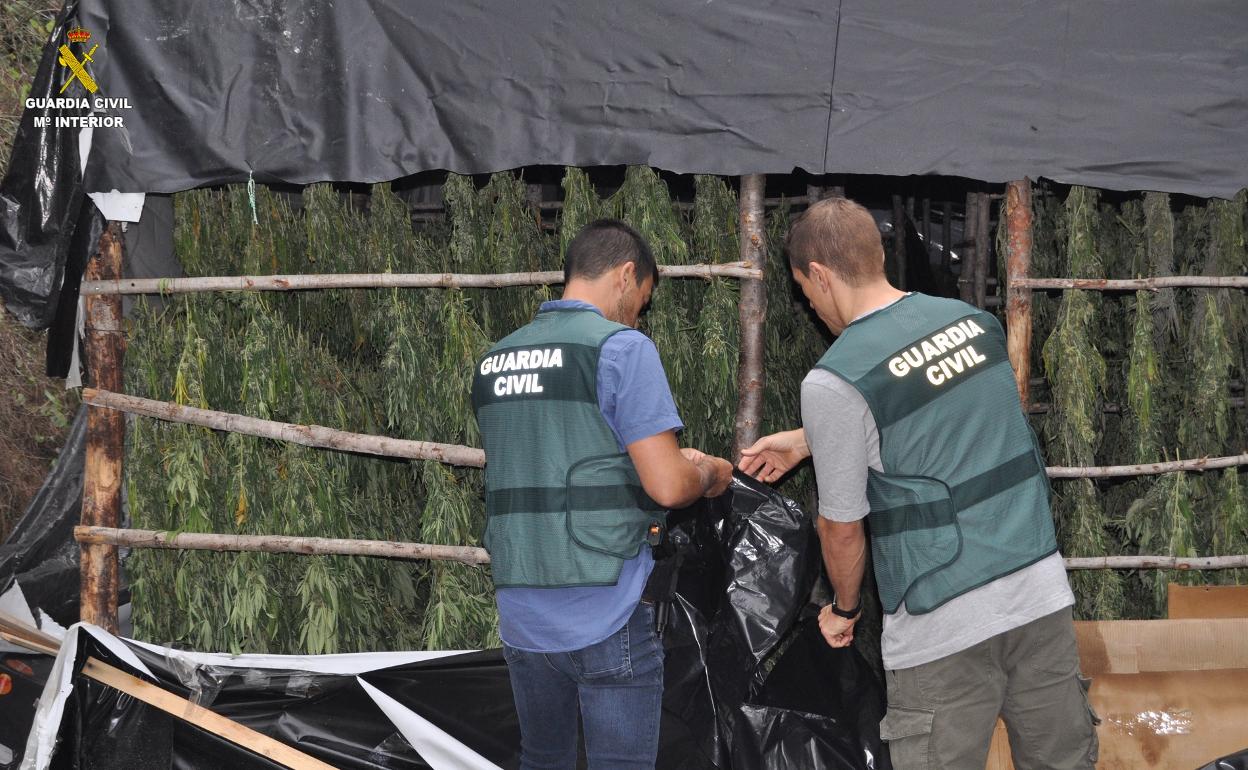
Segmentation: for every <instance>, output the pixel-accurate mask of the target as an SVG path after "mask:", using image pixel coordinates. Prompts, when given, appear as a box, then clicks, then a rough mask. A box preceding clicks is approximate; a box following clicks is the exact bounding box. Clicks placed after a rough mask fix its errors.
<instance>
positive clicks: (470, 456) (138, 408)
mask: <svg viewBox="0 0 1248 770" xmlns="http://www.w3.org/2000/svg"><path fill="white" fill-rule="evenodd" d="M82 401H83V403H86V404H90V405H91V406H96V407H107V408H108V409H113V410H117V412H116V413H117V414H118V415H121V414H122V413H124V412H129V413H130V414H141V415H143V416H145V417H154V418H156V419H158V420H165V421H167V422H178V423H183V424H186V425H199V426H201V427H204V428H212V429H213V430H224V431H229V432H231V433H242V434H244V435H247V436H259V437H260V438H271V439H276V440H278V441H290V442H292V443H295V444H301V445H303V446H310V447H318V448H320V449H338V450H341V451H344V452H361V453H363V454H370V455H381V456H383V457H403V458H407V459H408V460H437V461H438V462H440V463H445V464H447V465H463V466H469V467H473V468H483V467H485V451H484V450H481V449H477V448H475V447H470V446H462V445H460V444H438V443H435V442H432V441H409V440H407V439H401V438H390V437H389V436H372V435H369V434H366V433H349V432H347V431H343V430H335V429H334V428H326V427H324V426H321V425H293V424H291V423H287V422H275V421H273V420H261V419H258V418H255V417H247V416H245V415H241V414H230V413H229V412H215V411H213V410H211V409H199V408H196V407H193V406H181V405H179V404H171V403H169V402H167V401H153V400H151V399H148V398H139V397H138V396H127V395H123V394H121V393H112V392H109V391H103V390H95V389H93V388H84V389H83V391H82ZM86 523H95V522H86ZM101 526H116V523H113V524H104V525H101Z"/></svg>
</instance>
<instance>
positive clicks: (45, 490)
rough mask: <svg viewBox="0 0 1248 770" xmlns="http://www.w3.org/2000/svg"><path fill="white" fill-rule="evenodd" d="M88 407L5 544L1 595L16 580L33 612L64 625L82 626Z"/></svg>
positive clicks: (0, 572) (0, 549)
mask: <svg viewBox="0 0 1248 770" xmlns="http://www.w3.org/2000/svg"><path fill="white" fill-rule="evenodd" d="M86 435H87V409H86V407H79V409H78V414H77V415H76V416H75V417H74V422H73V425H72V426H70V429H69V435H68V436H67V437H66V439H65V446H64V447H63V448H62V449H61V453H60V455H59V456H58V457H57V459H56V465H54V466H53V467H52V471H51V472H50V473H49V474H48V477H47V478H46V479H44V482H43V486H41V487H40V488H39V491H38V492H36V493H35V497H34V499H32V500H31V501H30V505H28V506H27V507H26V512H25V513H24V514H22V518H20V519H18V520H17V524H16V525H15V526H14V527H13V531H12V532H10V533H9V538H8V540H7V541H5V543H4V544H3V545H0V594H3V593H4V592H5V591H6V590H8V588H9V586H10V585H12V583H13V582H14V581H16V582H17V583H18V584H19V585H20V586H21V587H22V592H23V593H24V594H25V595H26V600H27V602H28V603H29V604H30V606H31V607H32V608H34V607H37V608H39V609H41V610H43V611H44V612H45V613H47V614H48V616H49V617H51V618H52V619H53V620H55V621H56V622H57V623H59V624H61V625H62V626H68V625H70V624H71V623H77V622H78V591H79V574H78V543H77V542H76V541H75V540H74V526H75V525H76V524H77V523H78V520H79V519H80V518H81V516H82V468H83V457H84V453H85V451H86Z"/></svg>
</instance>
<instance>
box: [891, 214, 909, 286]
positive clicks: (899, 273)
mask: <svg viewBox="0 0 1248 770" xmlns="http://www.w3.org/2000/svg"><path fill="white" fill-rule="evenodd" d="M892 252H893V275H894V276H896V278H897V288H898V289H901V290H903V291H904V290H905V288H906V210H905V208H904V207H903V205H902V200H901V196H900V195H894V196H893V248H892Z"/></svg>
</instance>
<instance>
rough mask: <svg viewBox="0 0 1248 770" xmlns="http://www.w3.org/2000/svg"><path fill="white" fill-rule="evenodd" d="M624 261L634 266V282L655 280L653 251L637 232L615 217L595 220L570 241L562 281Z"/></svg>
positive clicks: (594, 275)
mask: <svg viewBox="0 0 1248 770" xmlns="http://www.w3.org/2000/svg"><path fill="white" fill-rule="evenodd" d="M625 262H632V263H634V264H635V265H636V266H637V268H636V269H637V285H638V286H640V285H641V284H643V283H645V280H646V279H647V278H653V279H654V280H655V282H656V283H657V282H658V280H659V268H658V265H656V264H655V262H654V254H653V253H651V251H650V246H649V245H647V244H646V239H645V238H642V237H641V233H639V232H637V231H636V230H634V229H633V228H631V227H629V226H628V225H626V224H624V223H623V222H621V221H620V220H618V219H598V220H595V221H593V222H590V223H589V224H587V225H585V227H584V228H582V229H581V231H580V232H579V233H577V234H576V237H575V238H573V239H572V242H571V243H569V244H568V253H567V256H566V257H565V258H564V263H563V280H564V282H565V283H566V282H568V281H570V280H572V279H573V278H584V279H588V280H593V279H595V278H598V277H599V276H601V275H603V274H604V273H606V272H607V271H608V270H611V269H612V268H615V267H617V266H619V265H622V264H624V263H625Z"/></svg>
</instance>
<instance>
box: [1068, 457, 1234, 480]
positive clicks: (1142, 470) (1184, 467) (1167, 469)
mask: <svg viewBox="0 0 1248 770" xmlns="http://www.w3.org/2000/svg"><path fill="white" fill-rule="evenodd" d="M1237 465H1248V453H1244V454H1242V455H1231V456H1229V457H1202V458H1200V459H1197V460H1175V461H1172V462H1167V463H1148V464H1145V465H1100V466H1088V467H1082V468H1081V467H1065V466H1061V465H1051V466H1049V467H1048V468H1046V469H1045V470H1046V471H1048V474H1049V478H1051V479H1100V478H1109V477H1111V476H1153V475H1157V474H1161V473H1174V472H1175V471H1209V470H1213V469H1215V468H1231V467H1234V466H1237Z"/></svg>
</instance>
